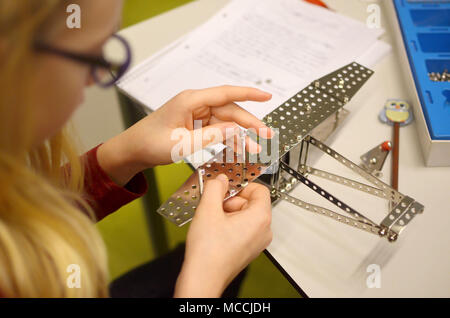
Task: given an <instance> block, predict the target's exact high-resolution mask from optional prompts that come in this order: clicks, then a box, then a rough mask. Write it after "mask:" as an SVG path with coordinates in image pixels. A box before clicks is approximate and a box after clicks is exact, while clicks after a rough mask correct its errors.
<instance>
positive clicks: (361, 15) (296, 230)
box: [121, 0, 450, 297]
mask: <svg viewBox="0 0 450 318" xmlns="http://www.w3.org/2000/svg"><path fill="white" fill-rule="evenodd" d="M227 2H228V1H227V0H214V1H211V0H198V1H194V2H192V3H190V4H187V5H185V6H182V7H180V8H177V9H175V10H172V11H170V12H168V13H165V14H162V15H159V16H157V17H154V18H152V19H149V20H147V21H144V22H142V23H140V24H137V25H135V26H132V27H130V28H127V29H125V30H123V31H121V34H122V35H124V36H125V37H126V38H127V39H128V40H129V41H130V44H131V46H132V48H133V52H134V64H137V63H139V62H141V61H142V60H144V59H145V58H147V57H148V56H150V55H152V54H153V53H155V52H157V51H158V50H159V49H161V48H163V47H164V46H166V45H168V44H170V43H171V42H172V41H174V40H176V39H178V38H179V37H181V36H183V35H184V34H186V33H187V32H189V31H190V30H192V29H193V28H195V27H196V26H198V25H200V24H201V23H202V22H204V21H206V20H207V19H208V17H210V16H211V15H212V14H214V13H215V12H216V11H218V10H219V9H220V8H222V7H223V6H224V5H225V4H226V3H227ZM325 2H326V3H327V4H329V6H330V7H331V8H332V9H334V10H336V11H337V12H340V13H343V14H346V15H348V16H351V17H353V18H356V19H360V20H362V21H364V20H365V19H367V17H368V15H369V14H370V13H368V12H367V6H368V5H369V4H371V3H373V2H366V1H361V0H350V1H349V0H329V1H325ZM381 14H382V16H381V17H382V26H383V27H385V28H386V30H387V32H386V35H385V36H384V38H383V39H384V40H385V41H387V42H391V41H392V40H391V34H390V30H389V26H388V25H386V24H385V23H384V22H385V21H383V20H384V17H385V14H383V11H382V12H381ZM391 43H392V42H391ZM374 71H375V75H374V76H373V77H372V78H371V80H370V81H369V82H368V83H367V84H366V86H365V87H364V88H363V89H362V90H361V91H360V92H359V93H358V94H357V95H356V96H355V98H354V99H353V100H352V101H351V103H350V104H349V105H348V106H347V107H346V108H347V109H348V110H350V111H351V114H350V116H349V118H347V119H346V121H345V123H344V125H343V126H342V127H340V128H339V130H338V132H336V133H335V134H334V135H333V137H332V138H331V139H330V140H329V141H327V144H328V145H329V146H331V147H332V148H334V149H335V150H337V151H338V152H339V153H341V154H343V155H344V156H345V157H347V158H349V159H351V160H352V161H354V162H356V163H359V162H360V160H359V156H360V155H361V154H362V153H364V152H366V151H368V150H369V149H371V148H372V147H374V146H376V145H377V144H379V143H381V142H382V141H384V140H389V139H391V135H392V128H390V127H388V126H385V125H383V124H381V123H380V122H379V121H378V120H377V115H378V112H379V111H380V109H381V108H382V107H383V105H384V102H385V101H386V99H388V98H404V99H408V96H407V95H406V90H405V89H404V87H403V85H402V76H401V73H400V67H399V62H398V59H397V56H396V54H395V53H391V54H390V55H389V56H388V57H386V58H385V59H384V60H383V61H382V62H381V63H379V64H378V65H377V66H376V67H375V68H374ZM400 138H401V141H400V166H399V167H400V173H399V190H400V192H401V193H403V194H406V195H408V196H411V197H412V198H414V199H416V200H417V201H419V202H420V203H422V204H423V205H424V206H425V212H424V214H422V215H418V216H416V218H415V219H414V220H412V222H411V223H410V224H409V225H408V227H407V228H406V230H405V231H404V232H402V234H401V236H400V238H399V240H398V241H397V242H396V243H394V244H392V243H388V242H387V241H386V240H385V239H380V238H379V237H377V236H375V235H371V234H369V233H366V232H363V231H360V230H357V229H355V228H351V227H348V226H346V225H344V224H340V223H337V222H336V221H333V220H329V219H327V218H324V217H322V216H319V215H314V214H311V213H310V212H308V211H306V210H302V209H300V208H297V207H295V206H293V205H291V204H289V203H287V202H280V203H279V204H278V205H276V206H275V207H274V208H273V225H272V229H273V232H274V239H273V241H272V243H271V245H270V246H269V247H268V251H269V252H270V253H271V254H272V256H273V257H274V258H275V259H276V260H277V262H278V263H279V264H280V265H281V266H282V267H283V268H284V270H285V271H286V272H287V273H288V274H289V275H290V276H291V277H292V279H293V280H294V281H295V282H296V283H297V284H298V285H299V286H300V287H301V288H302V289H303V291H304V292H306V294H307V295H308V296H310V297H334V296H339V297H347V296H349V297H402V296H404V297H433V296H434V297H449V296H450V231H449V230H448V229H447V226H448V225H450V168H427V167H425V166H424V161H423V157H422V153H421V149H420V145H419V142H418V140H417V132H416V127H415V125H414V124H412V125H410V126H408V127H404V128H401V134H400ZM390 158H391V155H390V156H389V158H388V160H387V162H386V164H385V167H384V169H383V173H384V176H383V178H382V179H383V180H384V181H385V182H387V183H389V180H390V178H389V177H390V176H389V171H390ZM315 166H316V167H318V168H321V169H324V170H328V171H333V172H337V174H340V173H342V174H343V175H344V176H351V174H350V175H349V174H347V173H346V171H345V169H344V170H343V169H342V168H341V167H339V165H338V164H336V163H333V161H332V160H330V159H329V158H327V156H322V157H320V158H319V159H318V161H317V162H316V163H315ZM356 180H357V178H356ZM319 181H320V180H318V183H319V184H320V185H323V186H324V187H326V189H327V190H328V191H329V192H331V193H333V194H334V195H336V196H337V197H338V198H341V199H343V201H344V202H346V203H348V204H349V205H351V206H352V207H354V208H356V210H358V211H360V212H363V211H364V212H366V211H370V212H367V213H368V216H371V217H372V218H373V219H374V220H381V219H382V218H383V217H384V216H385V215H386V214H387V204H385V203H384V202H380V201H379V200H378V199H372V198H371V197H370V196H368V195H365V194H362V193H358V191H352V190H348V189H345V188H343V187H342V186H340V185H333V184H331V183H327V182H326V181H325V182H319ZM291 195H293V196H295V197H298V198H301V199H303V200H305V201H309V202H312V203H319V202H320V204H321V205H323V206H325V207H327V206H328V207H329V205H327V204H328V203H325V204H324V202H323V200H321V201H317V196H316V194H314V193H313V192H312V191H311V190H309V189H307V188H306V187H304V186H299V187H297V188H296V189H295V190H294V191H293V192H292V193H291ZM334 210H335V211H337V210H336V209H334ZM364 212H363V213H364ZM370 264H377V265H379V266H380V269H381V276H380V278H381V280H380V281H381V286H380V287H381V288H368V287H367V285H366V279H367V277H368V276H369V275H370V274H371V273H368V272H366V269H367V267H368V266H369V265H370Z"/></svg>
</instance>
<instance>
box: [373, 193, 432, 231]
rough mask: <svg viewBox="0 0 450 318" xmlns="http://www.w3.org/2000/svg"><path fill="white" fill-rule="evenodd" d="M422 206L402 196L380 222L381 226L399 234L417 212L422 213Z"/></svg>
mask: <svg viewBox="0 0 450 318" xmlns="http://www.w3.org/2000/svg"><path fill="white" fill-rule="evenodd" d="M423 210H424V207H423V205H422V204H420V203H419V202H416V201H414V199H412V198H410V197H407V196H406V197H404V198H403V200H402V201H401V202H400V203H399V204H397V205H396V206H395V207H394V208H393V209H392V211H391V212H390V213H389V214H388V215H387V216H386V217H385V218H384V220H383V221H382V222H381V226H382V227H383V228H386V229H389V230H390V231H392V232H394V233H396V234H397V235H399V234H400V233H401V232H402V230H403V229H404V228H405V226H406V225H407V224H408V223H409V222H410V221H411V220H412V219H413V218H414V217H415V216H416V215H417V214H418V213H422V212H423Z"/></svg>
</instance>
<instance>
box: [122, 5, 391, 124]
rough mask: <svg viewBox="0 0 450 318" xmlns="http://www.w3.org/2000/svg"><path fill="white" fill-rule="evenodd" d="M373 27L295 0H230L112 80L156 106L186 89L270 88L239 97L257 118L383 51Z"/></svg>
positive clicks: (371, 61)
mask: <svg viewBox="0 0 450 318" xmlns="http://www.w3.org/2000/svg"><path fill="white" fill-rule="evenodd" d="M382 33H383V30H380V29H369V28H368V27H367V26H366V25H365V24H363V23H361V22H358V21H355V20H352V19H350V18H347V17H345V16H342V15H339V14H337V13H335V12H332V11H330V10H327V9H324V8H321V7H318V6H314V5H311V4H308V3H306V2H303V1H299V0H233V1H231V2H230V4H229V5H227V6H226V7H225V8H223V9H222V10H221V11H220V12H218V13H217V14H216V15H215V16H214V17H212V18H211V19H210V20H209V21H208V22H206V23H205V24H203V25H202V26H200V27H198V28H197V29H196V30H194V31H193V32H192V33H190V34H189V35H187V36H186V37H184V38H182V39H180V40H178V41H176V42H175V43H173V44H172V45H171V46H170V47H168V48H166V49H164V50H162V51H161V52H159V53H158V54H156V55H154V56H152V57H150V58H148V59H147V60H146V61H144V62H143V63H141V64H140V65H138V66H136V67H135V68H133V69H132V70H131V71H129V72H128V73H127V75H126V76H125V77H124V78H123V79H122V80H121V81H120V83H119V84H118V87H119V89H121V90H122V91H123V92H124V93H126V94H127V95H129V96H131V97H133V98H134V99H135V100H137V101H139V102H140V103H142V104H143V105H145V106H146V107H149V108H150V109H151V110H156V109H157V108H159V107H160V106H161V105H163V104H164V103H165V102H166V101H168V100H169V99H170V98H172V97H173V96H175V95H176V94H178V93H179V92H180V91H183V90H185V89H198V88H206V87H211V86H218V85H224V84H227V85H243V86H253V87H258V88H260V89H263V90H265V91H268V92H270V93H272V94H273V98H272V100H271V101H269V102H267V103H264V104H261V103H253V102H245V103H240V105H241V106H242V107H244V108H245V109H247V110H248V111H250V112H251V113H253V114H254V115H255V116H257V117H258V118H262V117H264V115H266V114H267V113H269V112H271V111H272V110H273V109H275V108H276V107H278V106H279V105H280V104H281V103H282V102H283V101H285V100H286V99H288V98H289V97H290V96H292V95H294V94H295V93H297V92H298V91H299V90H300V89H302V88H303V87H304V86H306V85H307V84H309V83H310V82H311V81H313V80H314V79H316V78H319V77H321V76H322V75H325V74H327V73H329V72H331V71H333V70H335V69H337V68H339V67H341V66H342V65H345V64H347V63H350V62H352V61H355V60H356V61H358V62H360V63H361V64H364V65H366V66H368V67H371V66H373V64H374V62H375V61H377V60H378V59H379V58H380V57H381V56H383V55H384V54H386V53H387V52H388V51H389V46H388V45H387V44H382V43H381V42H380V41H378V37H379V36H380V35H381V34H382Z"/></svg>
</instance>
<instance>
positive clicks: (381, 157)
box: [361, 141, 392, 177]
mask: <svg viewBox="0 0 450 318" xmlns="http://www.w3.org/2000/svg"><path fill="white" fill-rule="evenodd" d="M391 148H392V143H391V142H390V141H384V142H382V143H381V144H379V145H378V146H376V147H374V148H372V149H371V150H369V151H368V152H366V153H365V154H363V155H362V156H361V161H362V167H363V168H364V169H366V170H367V172H368V173H370V174H373V175H374V176H377V177H381V176H382V174H381V170H382V169H383V165H384V162H385V161H386V158H387V156H388V154H389V151H390V150H391Z"/></svg>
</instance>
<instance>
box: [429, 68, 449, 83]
mask: <svg viewBox="0 0 450 318" xmlns="http://www.w3.org/2000/svg"><path fill="white" fill-rule="evenodd" d="M428 77H429V78H430V80H432V81H433V82H450V73H449V72H448V70H444V71H443V72H431V73H428Z"/></svg>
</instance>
